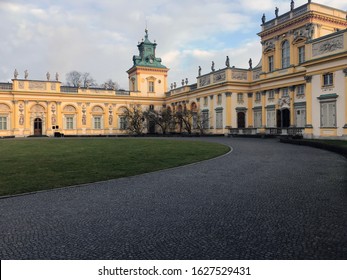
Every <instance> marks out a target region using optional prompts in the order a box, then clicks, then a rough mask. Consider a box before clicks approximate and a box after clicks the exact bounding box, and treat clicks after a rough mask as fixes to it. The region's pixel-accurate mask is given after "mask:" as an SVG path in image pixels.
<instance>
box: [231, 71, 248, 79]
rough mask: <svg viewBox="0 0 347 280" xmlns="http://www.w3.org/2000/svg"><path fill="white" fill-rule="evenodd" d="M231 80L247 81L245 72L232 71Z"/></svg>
mask: <svg viewBox="0 0 347 280" xmlns="http://www.w3.org/2000/svg"><path fill="white" fill-rule="evenodd" d="M232 79H233V80H240V81H247V72H242V71H233V73H232Z"/></svg>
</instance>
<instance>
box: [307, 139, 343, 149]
mask: <svg viewBox="0 0 347 280" xmlns="http://www.w3.org/2000/svg"><path fill="white" fill-rule="evenodd" d="M307 141H312V142H319V143H324V144H327V145H331V146H338V147H345V148H347V141H346V140H320V139H317V140H307Z"/></svg>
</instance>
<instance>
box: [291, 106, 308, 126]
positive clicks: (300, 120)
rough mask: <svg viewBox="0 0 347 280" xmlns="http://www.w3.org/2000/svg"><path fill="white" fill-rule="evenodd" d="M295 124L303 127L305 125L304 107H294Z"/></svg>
mask: <svg viewBox="0 0 347 280" xmlns="http://www.w3.org/2000/svg"><path fill="white" fill-rule="evenodd" d="M294 110H295V126H296V127H305V126H306V108H305V107H299V108H295V109H294Z"/></svg>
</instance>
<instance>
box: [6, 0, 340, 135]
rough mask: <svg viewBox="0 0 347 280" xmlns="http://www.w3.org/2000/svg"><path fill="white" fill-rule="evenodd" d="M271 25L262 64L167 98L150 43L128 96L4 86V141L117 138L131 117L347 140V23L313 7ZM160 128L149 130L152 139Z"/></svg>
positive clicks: (20, 83)
mask: <svg viewBox="0 0 347 280" xmlns="http://www.w3.org/2000/svg"><path fill="white" fill-rule="evenodd" d="M275 14H276V16H275V18H273V19H271V20H268V21H267V20H266V18H265V15H264V16H263V18H262V25H261V31H260V32H259V33H258V35H259V37H260V42H261V45H262V59H261V61H260V62H259V64H258V65H256V66H254V67H253V65H252V61H250V63H249V68H248V69H241V68H236V67H230V64H229V59H228V58H227V60H226V63H225V68H223V69H221V70H218V71H215V70H214V65H212V67H211V72H210V73H208V74H204V75H201V73H200V72H201V71H199V75H198V77H197V81H196V83H194V84H188V83H187V82H185V81H182V85H181V86H179V87H177V86H176V85H175V86H173V85H171V89H170V90H169V89H168V88H169V85H168V82H167V80H168V71H169V69H168V68H167V67H166V66H164V65H163V64H162V61H161V59H160V58H158V57H156V47H157V44H156V43H152V42H151V41H150V40H149V36H148V31H147V30H146V34H145V38H144V40H143V41H142V42H141V43H140V44H139V45H138V49H139V55H138V56H134V57H133V66H132V67H131V68H130V69H129V70H128V71H127V73H128V76H129V91H124V90H113V89H105V88H90V87H68V86H63V85H62V84H61V82H60V81H58V77H56V80H51V79H50V76H49V74H47V79H46V80H45V81H39V80H30V79H28V78H27V77H24V79H19V78H18V74H17V73H16V72H15V74H14V78H13V80H12V83H0V137H13V136H15V137H27V136H32V135H47V136H53V135H54V134H55V133H56V132H59V133H62V134H64V135H76V136H77V135H79V136H83V135H119V134H124V133H126V119H125V116H124V108H129V106H133V105H139V106H140V107H142V108H148V107H151V108H155V109H157V110H160V109H161V108H164V107H165V108H167V109H171V110H172V111H173V112H174V111H175V110H181V109H182V108H188V109H194V110H199V112H201V114H202V116H203V118H204V119H205V120H206V123H204V126H205V131H206V133H208V134H224V135H225V134H232V135H244V134H252V135H253V134H254V135H255V134H259V135H266V134H271V135H300V136H301V135H302V136H303V137H305V138H333V139H347V14H346V12H345V11H342V10H338V9H335V8H332V7H328V6H324V5H321V4H318V3H313V2H311V1H308V3H306V4H305V5H302V6H300V7H297V8H295V7H294V1H292V3H291V5H290V10H289V11H288V12H287V13H285V14H283V15H278V10H277V11H276V13H275ZM156 129H157V128H155V127H151V128H148V132H155V131H156Z"/></svg>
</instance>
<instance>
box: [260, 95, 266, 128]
mask: <svg viewBox="0 0 347 280" xmlns="http://www.w3.org/2000/svg"><path fill="white" fill-rule="evenodd" d="M265 107H266V91H262V93H261V127H262V128H265V127H266V109H265Z"/></svg>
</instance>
